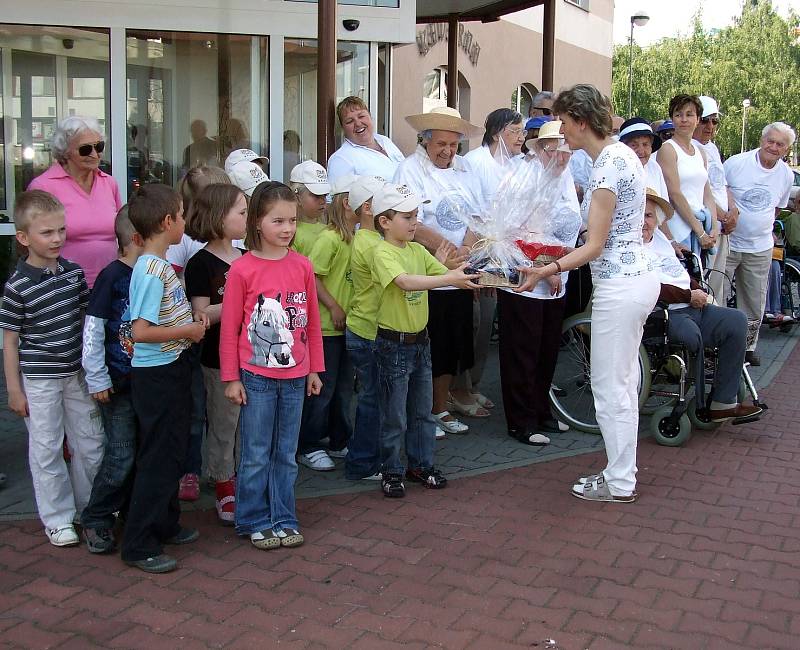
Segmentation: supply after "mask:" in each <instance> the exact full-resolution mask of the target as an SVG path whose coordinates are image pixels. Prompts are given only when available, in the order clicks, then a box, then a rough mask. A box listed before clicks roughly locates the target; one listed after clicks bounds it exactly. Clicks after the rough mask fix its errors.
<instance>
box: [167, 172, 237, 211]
mask: <svg viewBox="0 0 800 650" xmlns="http://www.w3.org/2000/svg"><path fill="white" fill-rule="evenodd" d="M230 182H231V179H230V178H229V177H228V175H227V174H226V173H225V171H224V170H223V169H221V168H219V167H212V166H210V165H208V166H207V165H198V166H197V167H192V168H191V169H190V170H189V171H188V172H186V175H185V176H184V177H183V178H182V179H181V180H180V183H178V191H179V192H180V193H181V198H182V199H183V209H184V210H185V211H186V212H187V213H188V212H189V210H190V208H191V206H192V201H193V200H194V199H195V197H197V196H199V195H200V192H202V191H203V188H204V187H207V186H209V185H211V184H212V183H228V184H230Z"/></svg>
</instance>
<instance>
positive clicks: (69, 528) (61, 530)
mask: <svg viewBox="0 0 800 650" xmlns="http://www.w3.org/2000/svg"><path fill="white" fill-rule="evenodd" d="M44 532H45V533H47V539H49V540H50V543H51V544H52V545H53V546H75V545H76V544H80V541H81V540H80V538H79V537H78V533H76V532H75V528H74V526H73V525H72V524H67V525H66V526H60V527H58V528H46V529H45V531H44Z"/></svg>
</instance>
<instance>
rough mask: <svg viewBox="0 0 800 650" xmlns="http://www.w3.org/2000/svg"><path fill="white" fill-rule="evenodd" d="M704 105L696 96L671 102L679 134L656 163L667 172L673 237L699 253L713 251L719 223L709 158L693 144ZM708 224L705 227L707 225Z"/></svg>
mask: <svg viewBox="0 0 800 650" xmlns="http://www.w3.org/2000/svg"><path fill="white" fill-rule="evenodd" d="M702 114H703V105H702V104H701V103H700V100H699V99H698V98H697V97H695V96H694V95H676V96H675V97H673V98H672V99H671V100H670V102H669V115H670V118H671V119H672V122H673V124H674V125H675V135H673V136H672V138H671V139H669V140H666V141H665V142H664V145H665V146H662V147H661V148H660V149H659V150H658V154H657V155H656V160H657V161H658V164H659V165H661V171H663V172H664V180H665V181H666V183H667V191H668V192H669V202H670V203H672V206H673V207H674V208H675V214H674V215H673V217H672V218H671V219H670V220H669V221H668V225H669V229H670V231H671V232H672V236H673V237H674V239H675V241H676V242H677V243H678V244H682V245H684V246H686V247H687V248H689V249H690V250H692V251H693V252H695V253H698V254H699V253H700V251H701V249H702V250H712V249H713V248H714V246H715V245H716V243H717V235H718V234H719V224H718V223H717V211H716V204H715V202H714V195H713V193H712V192H711V185H710V184H709V182H708V171H707V161H706V155H705V152H704V151H703V150H701V149H700V147H696V146H695V145H694V144H692V137H693V135H694V130H695V129H696V128H697V125H698V123H699V121H700V116H701V115H702ZM704 222H705V225H704Z"/></svg>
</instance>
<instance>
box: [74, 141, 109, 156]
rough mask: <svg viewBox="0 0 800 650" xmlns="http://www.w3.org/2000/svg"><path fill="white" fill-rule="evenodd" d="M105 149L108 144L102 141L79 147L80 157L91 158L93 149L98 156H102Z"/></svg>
mask: <svg viewBox="0 0 800 650" xmlns="http://www.w3.org/2000/svg"><path fill="white" fill-rule="evenodd" d="M105 148H106V143H105V142H104V141H103V140H100V142H95V143H94V144H82V145H81V146H80V147H78V155H80V156H91V155H92V149H94V150H95V151H96V152H97V153H98V154H101V153H103V151H104V150H105Z"/></svg>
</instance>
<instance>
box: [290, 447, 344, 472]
mask: <svg viewBox="0 0 800 650" xmlns="http://www.w3.org/2000/svg"><path fill="white" fill-rule="evenodd" d="M297 462H298V463H300V464H301V465H305V466H306V467H309V468H311V469H313V470H316V471H317V472H330V471H331V470H334V469H336V465H334V463H333V461H332V460H331V457H330V456H328V454H327V452H325V450H323V449H317V451H312V452H309V453H307V454H299V455H298V456H297Z"/></svg>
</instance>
